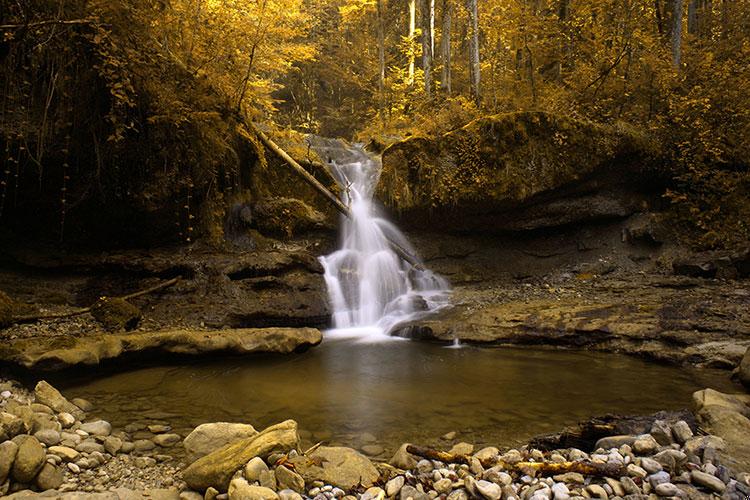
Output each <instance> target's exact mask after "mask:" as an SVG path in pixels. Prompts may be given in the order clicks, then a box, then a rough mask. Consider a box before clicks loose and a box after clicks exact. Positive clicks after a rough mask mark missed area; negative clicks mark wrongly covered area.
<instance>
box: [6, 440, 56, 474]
mask: <svg viewBox="0 0 750 500" xmlns="http://www.w3.org/2000/svg"><path fill="white" fill-rule="evenodd" d="M13 441H14V442H15V443H16V444H17V445H18V451H17V453H16V459H15V460H14V461H13V467H12V468H11V470H10V475H11V477H12V478H13V479H15V480H16V481H18V482H19V483H31V482H32V481H33V480H34V477H36V475H37V474H38V473H39V471H40V470H41V469H42V467H43V466H44V464H45V462H46V461H47V454H46V453H45V452H44V448H43V447H42V445H41V443H39V441H38V440H37V439H36V438H35V437H33V436H28V435H23V434H22V435H20V436H16V437H15V438H13Z"/></svg>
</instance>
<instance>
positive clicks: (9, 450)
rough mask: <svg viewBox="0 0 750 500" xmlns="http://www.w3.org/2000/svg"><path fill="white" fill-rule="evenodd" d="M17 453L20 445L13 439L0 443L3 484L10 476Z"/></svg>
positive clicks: (0, 473)
mask: <svg viewBox="0 0 750 500" xmlns="http://www.w3.org/2000/svg"><path fill="white" fill-rule="evenodd" d="M17 453H18V445H17V444H16V443H14V442H13V441H5V442H4V443H2V444H0V484H3V483H4V482H5V480H6V479H7V478H8V475H9V474H10V470H11V469H12V468H13V462H14V461H15V460H16V454H17Z"/></svg>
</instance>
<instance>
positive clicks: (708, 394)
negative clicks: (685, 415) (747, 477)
mask: <svg viewBox="0 0 750 500" xmlns="http://www.w3.org/2000/svg"><path fill="white" fill-rule="evenodd" d="M749 401H750V397H748V396H745V395H736V394H735V395H730V394H722V393H720V392H717V391H713V390H711V389H706V390H703V391H698V392H696V393H695V394H693V402H694V403H695V414H696V416H697V418H698V423H699V424H700V426H701V428H703V429H704V430H706V431H707V432H709V433H710V434H712V435H715V436H718V437H720V438H722V439H723V440H724V442H725V443H726V447H725V449H724V450H719V451H718V452H719V454H720V455H721V457H722V459H723V462H724V463H726V464H727V465H729V466H731V467H732V468H734V469H735V470H750V440H748V436H750V418H748V415H750V408H748V406H747V403H748V402H749Z"/></svg>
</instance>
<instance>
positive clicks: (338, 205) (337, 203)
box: [244, 121, 423, 270]
mask: <svg viewBox="0 0 750 500" xmlns="http://www.w3.org/2000/svg"><path fill="white" fill-rule="evenodd" d="M244 124H245V126H246V128H247V129H248V130H249V131H251V132H253V133H254V134H255V135H256V136H258V138H259V139H260V140H261V142H262V143H263V144H264V145H265V146H266V147H267V148H268V149H270V150H271V151H273V152H274V153H275V154H276V155H277V156H279V157H280V158H281V159H282V160H284V161H285V162H286V163H287V164H288V165H289V166H290V167H292V169H293V170H294V171H295V172H296V173H297V175H299V176H300V177H301V178H302V180H304V181H305V182H307V183H308V184H310V185H311V186H312V187H313V188H315V190H316V191H318V192H319V193H320V194H322V195H323V196H324V197H325V198H326V199H327V200H328V201H329V202H331V203H332V204H333V206H334V208H335V209H336V210H338V211H339V212H341V213H342V214H343V215H344V216H346V217H349V218H351V212H350V210H349V207H347V206H346V205H344V204H343V203H342V202H341V200H340V199H339V198H338V197H337V196H336V195H334V194H333V193H331V192H330V191H329V190H328V189H326V187H325V186H324V185H323V184H321V183H320V181H318V179H316V178H315V177H313V175H312V174H310V173H309V172H308V171H307V170H305V169H304V168H303V167H302V165H300V164H299V163H298V162H297V161H296V160H295V159H294V158H292V157H291V156H289V154H288V153H287V152H286V151H284V150H283V149H281V148H280V147H279V145H278V144H276V143H275V142H273V141H272V140H271V139H270V138H269V137H268V136H267V135H266V134H265V133H264V132H263V131H262V130H260V129H259V128H258V127H256V126H255V125H253V124H252V123H249V122H247V121H245V123H244ZM388 243H389V244H390V246H391V248H392V249H393V251H394V252H395V253H396V254H397V255H398V256H399V257H401V258H402V259H404V260H405V261H406V262H408V263H409V264H411V265H412V266H414V268H415V269H418V270H422V269H423V267H422V264H420V262H419V261H418V260H417V258H416V257H415V256H413V255H411V254H410V253H409V252H407V251H406V249H405V248H403V247H402V246H401V245H399V244H398V243H396V242H395V241H392V240H388Z"/></svg>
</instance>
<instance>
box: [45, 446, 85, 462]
mask: <svg viewBox="0 0 750 500" xmlns="http://www.w3.org/2000/svg"><path fill="white" fill-rule="evenodd" d="M47 451H48V452H50V453H52V454H53V455H57V456H58V457H60V458H62V459H63V460H65V461H66V462H72V461H74V460H75V459H77V458H78V456H79V455H80V453H79V452H78V451H77V450H74V449H73V448H69V447H67V446H50V447H49V448H48V449H47Z"/></svg>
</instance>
